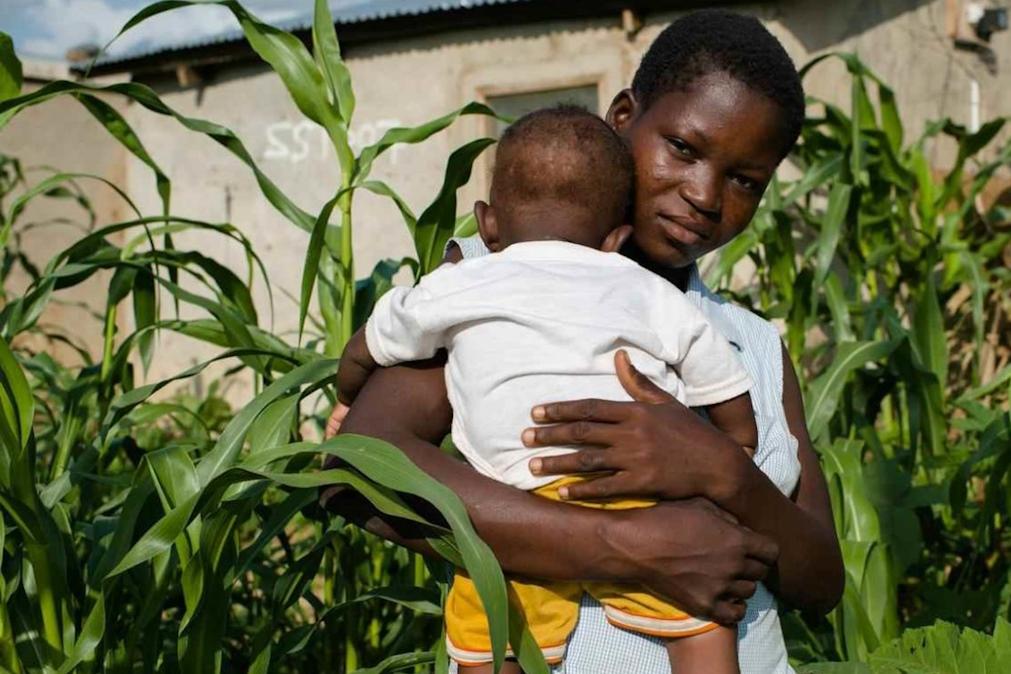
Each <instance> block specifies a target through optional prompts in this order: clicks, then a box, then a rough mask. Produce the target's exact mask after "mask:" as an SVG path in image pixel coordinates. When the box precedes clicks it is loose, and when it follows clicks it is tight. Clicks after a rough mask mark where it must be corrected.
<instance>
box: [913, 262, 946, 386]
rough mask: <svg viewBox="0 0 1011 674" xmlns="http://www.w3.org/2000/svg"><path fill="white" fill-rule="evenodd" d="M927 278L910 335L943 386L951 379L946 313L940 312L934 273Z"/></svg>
mask: <svg viewBox="0 0 1011 674" xmlns="http://www.w3.org/2000/svg"><path fill="white" fill-rule="evenodd" d="M926 281H927V283H926V285H925V286H924V287H923V288H921V289H920V292H919V296H918V297H917V299H916V309H915V312H914V314H913V329H912V331H911V332H910V334H909V339H910V342H911V343H912V345H913V349H914V351H915V352H916V354H917V357H918V358H919V359H920V362H921V363H922V364H923V366H924V367H926V368H927V369H928V370H929V371H930V372H932V373H933V374H934V376H935V377H937V381H938V382H939V383H940V384H941V385H942V386H943V385H944V382H946V381H947V379H948V345H947V344H946V342H945V333H944V317H943V316H942V315H941V306H940V303H939V302H938V291H937V286H936V284H935V282H934V277H933V275H932V274H928V275H927V279H926Z"/></svg>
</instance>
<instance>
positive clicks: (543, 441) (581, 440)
mask: <svg viewBox="0 0 1011 674" xmlns="http://www.w3.org/2000/svg"><path fill="white" fill-rule="evenodd" d="M615 430H616V427H615V425H614V424H599V423H596V422H593V421H573V422H572V423H568V424H557V425H555V426H537V427H534V428H527V429H526V430H524V431H523V435H522V436H520V437H521V438H522V440H523V444H524V445H526V446H527V447H547V446H550V445H601V446H608V445H610V444H611V441H612V440H613V439H614V434H615Z"/></svg>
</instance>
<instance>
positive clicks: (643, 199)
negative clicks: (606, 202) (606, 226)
mask: <svg viewBox="0 0 1011 674" xmlns="http://www.w3.org/2000/svg"><path fill="white" fill-rule="evenodd" d="M781 114H782V113H781V110H780V108H779V106H778V105H777V104H776V103H775V102H773V101H772V100H770V99H769V98H767V97H766V96H764V95H763V94H760V93H758V92H756V91H753V90H752V89H750V88H749V87H748V86H747V85H745V84H743V83H741V82H740V81H739V80H737V79H735V78H733V77H732V76H730V75H728V74H726V73H722V72H717V73H712V74H709V75H704V76H702V77H700V78H698V79H697V80H696V81H695V82H694V83H693V84H692V85H691V86H690V87H689V89H688V90H686V91H672V92H669V93H667V94H665V95H663V96H661V97H660V98H659V99H657V100H656V101H654V102H653V104H652V105H651V106H649V107H648V108H647V109H645V110H643V109H642V107H641V106H640V105H639V104H638V103H637V102H636V101H635V99H634V97H633V96H632V94H631V92H630V91H628V90H626V91H623V92H622V93H620V94H618V96H617V97H616V98H615V100H614V102H613V103H612V104H611V109H610V110H608V113H607V121H608V123H609V124H611V126H612V127H614V129H615V130H616V131H617V132H618V133H619V134H621V136H622V137H623V138H625V140H626V141H627V142H628V143H629V145H630V147H631V149H632V155H633V157H634V159H635V215H634V222H633V224H634V226H635V233H634V234H633V241H634V242H635V244H636V245H637V246H638V248H639V249H640V251H641V252H642V253H643V254H644V255H645V257H646V258H648V259H649V260H650V261H651V262H653V263H654V264H656V265H658V266H660V267H663V268H667V269H678V268H682V267H686V266H688V265H689V264H691V263H692V262H694V261H695V260H696V259H698V258H699V257H701V256H702V255H704V254H706V253H708V252H710V251H712V250H715V249H717V248H719V247H720V246H722V245H723V244H725V243H727V242H728V241H730V240H731V239H733V238H734V237H735V236H737V235H738V234H740V233H741V232H742V231H744V228H745V227H747V226H748V223H749V222H750V221H751V217H752V216H753V215H754V214H755V209H756V208H757V207H758V202H759V201H760V200H761V198H762V192H764V191H765V187H766V185H767V184H768V182H769V180H770V179H771V178H772V174H773V172H774V171H775V170H776V166H777V165H778V164H779V162H780V159H781V156H780V154H781V152H780V151H781V148H782V142H781V140H780V138H781V135H782V131H781V129H782V126H781V120H780V115H781Z"/></svg>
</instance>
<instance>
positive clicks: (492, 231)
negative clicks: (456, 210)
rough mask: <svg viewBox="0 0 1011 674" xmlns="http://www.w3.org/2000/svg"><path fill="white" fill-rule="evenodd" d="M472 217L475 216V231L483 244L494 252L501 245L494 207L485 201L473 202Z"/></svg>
mask: <svg viewBox="0 0 1011 674" xmlns="http://www.w3.org/2000/svg"><path fill="white" fill-rule="evenodd" d="M474 217H475V218H477V231H478V233H479V234H480V235H481V240H482V241H484V245H486V246H488V250H490V251H491V252H493V253H495V252H497V251H498V250H499V249H500V248H501V247H502V246H501V244H500V242H499V235H498V221H497V220H496V219H495V209H494V208H492V206H491V204H489V203H488V202H486V201H476V202H474Z"/></svg>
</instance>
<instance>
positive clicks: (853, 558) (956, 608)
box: [712, 54, 1011, 671]
mask: <svg viewBox="0 0 1011 674" xmlns="http://www.w3.org/2000/svg"><path fill="white" fill-rule="evenodd" d="M824 59H840V60H842V62H843V63H844V64H845V65H846V67H847V68H848V70H849V72H850V74H851V76H852V87H851V97H850V106H849V110H848V111H846V110H843V109H842V108H840V107H838V106H836V105H833V104H831V103H829V102H825V101H814V100H813V101H810V103H811V109H812V110H813V111H814V113H813V114H809V117H808V119H807V122H806V124H805V127H804V130H803V133H802V136H801V141H800V143H799V145H798V147H797V148H796V150H795V152H794V154H793V157H792V160H793V161H794V162H795V163H796V165H797V166H798V168H800V169H801V172H802V173H801V177H800V178H799V179H798V180H796V181H791V182H789V183H786V182H783V183H776V184H774V185H773V186H772V187H770V189H769V191H768V193H767V195H766V199H765V202H764V205H763V207H762V208H761V210H760V212H759V213H758V215H757V216H756V217H755V219H754V221H753V223H752V226H751V227H750V228H749V230H748V231H746V232H745V233H744V234H743V235H742V236H740V237H739V238H738V239H737V240H735V241H733V242H731V243H730V244H729V245H728V247H727V248H726V249H725V250H724V251H723V254H722V255H721V257H720V259H719V262H718V263H717V264H716V265H715V266H714V268H713V271H712V275H713V277H714V279H716V280H722V281H723V282H724V284H725V285H729V279H730V277H731V274H732V270H733V268H734V266H735V265H736V264H737V263H738V262H740V261H741V259H742V258H745V257H747V258H750V261H751V263H752V264H753V266H754V268H755V270H756V272H755V274H754V279H755V282H754V283H753V284H751V285H750V286H749V287H747V288H746V289H745V290H744V291H743V292H737V293H735V294H736V296H737V299H738V300H739V301H741V302H742V303H744V304H746V305H748V306H750V307H751V308H753V309H754V310H756V311H758V312H759V313H761V314H764V315H765V316H767V317H769V318H773V319H781V320H783V321H784V322H785V326H786V338H785V340H786V344H787V346H788V348H789V352H790V354H791V356H792V358H793V360H794V362H795V364H796V365H797V370H798V373H799V375H800V379H801V382H802V385H803V388H804V394H805V404H806V406H807V418H808V425H809V429H810V432H811V437H812V440H813V441H814V443H815V447H816V449H817V450H818V452H819V453H820V455H821V459H822V465H823V469H824V471H825V474H826V476H827V478H828V481H829V488H830V491H831V495H832V502H833V508H834V513H835V523H836V529H837V531H838V532H839V535H840V538H841V542H842V551H843V557H844V561H845V564H846V576H847V584H846V589H845V594H844V597H843V600H842V602H841V604H840V606H839V607H838V608H837V609H836V610H835V611H834V612H833V614H832V615H831V617H830V621H829V624H828V625H813V626H812V625H804V624H803V623H802V622H800V621H799V620H797V619H796V617H793V618H792V619H790V620H789V621H788V626H789V627H790V629H789V632H790V635H791V642H792V644H791V645H792V646H793V647H794V654H795V656H797V657H798V659H799V660H810V659H823V658H827V659H833V660H834V659H856V660H865V659H867V657H868V656H869V654H871V653H872V652H873V651H875V650H877V649H878V648H879V646H881V645H882V644H885V643H887V642H890V641H892V640H893V639H895V638H896V637H898V636H899V631H900V628H901V627H902V626H904V625H924V624H930V623H932V622H934V621H935V620H938V619H944V620H950V621H954V622H956V623H958V624H962V625H968V626H971V627H974V628H976V629H990V628H992V627H993V625H994V621H995V620H996V619H998V618H1001V619H1003V620H1007V619H1009V618H1011V549H1009V546H1008V543H1009V541H1011V529H1009V528H1008V520H1007V512H1008V506H1009V504H1011V502H1009V500H1008V499H1009V494H1011V491H1009V486H1011V485H1009V474H1008V467H1009V465H1011V414H1009V412H1008V399H1009V393H1011V338H1009V335H1011V267H1009V262H1011V219H1009V217H1008V211H1007V209H1006V207H1004V206H1002V205H1001V204H1000V201H999V200H997V202H996V203H993V204H991V205H987V204H986V203H985V202H984V200H983V199H982V198H981V194H982V191H983V189H984V188H985V187H986V186H987V185H988V184H989V183H990V181H991V180H992V179H993V177H994V176H995V175H996V174H998V173H999V172H1000V171H1001V170H1006V169H1007V167H1008V166H1009V165H1011V144H1004V145H997V144H996V143H995V142H994V141H995V139H996V138H997V137H998V134H999V132H1000V131H1001V130H1002V129H1003V128H1004V126H1005V121H1006V120H1004V119H1003V118H1001V119H996V120H993V121H991V122H988V123H986V124H984V125H983V126H982V127H981V128H980V129H978V130H976V131H974V132H969V131H967V130H966V129H965V128H963V127H960V126H958V125H956V124H954V123H952V122H951V121H949V120H941V121H938V122H934V123H931V124H928V125H927V127H926V129H925V131H924V132H923V134H921V135H920V136H919V137H917V138H915V139H914V140H913V141H912V142H911V143H907V142H906V141H905V132H904V129H903V125H902V122H901V118H900V115H899V113H898V108H897V106H896V102H895V97H894V95H893V94H892V91H891V89H890V88H889V87H888V86H887V85H886V84H885V83H883V82H881V81H880V80H879V79H878V78H877V77H876V76H875V75H874V74H873V73H872V72H871V71H870V70H868V69H867V68H866V66H864V65H863V64H862V63H861V62H860V60H859V59H857V58H856V57H855V56H853V55H851V54H834V55H828V56H824V57H822V58H820V59H817V60H815V61H813V62H812V63H810V64H808V65H807V66H806V67H805V68H804V69H803V70H802V73H803V74H806V73H808V72H810V71H811V70H812V69H816V68H817V67H818V65H819V63H820V62H821V61H823V60H824ZM872 91H874V92H875V93H876V99H877V100H876V102H875V100H874V99H873V98H872V96H871V93H870V92H872ZM875 103H876V104H875ZM942 137H943V139H944V140H946V141H947V142H949V143H950V144H951V145H953V146H955V148H956V152H955V158H954V161H953V164H952V165H951V167H950V168H948V169H946V170H943V171H938V170H936V169H934V168H933V167H931V165H930V162H929V160H928V157H929V156H930V151H931V146H932V144H934V143H937V142H939V139H940V138H942ZM991 146H994V147H991ZM917 671H918V670H917Z"/></svg>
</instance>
